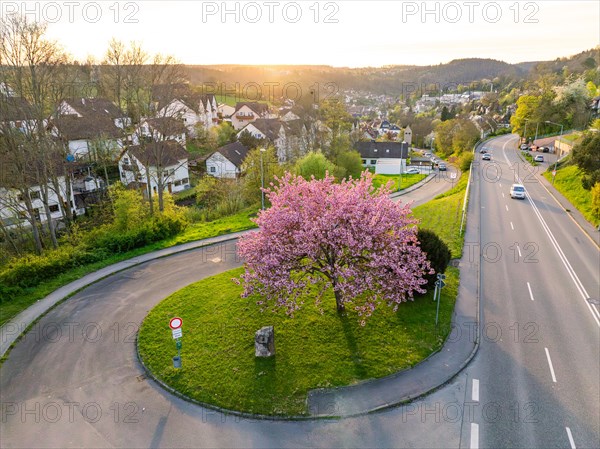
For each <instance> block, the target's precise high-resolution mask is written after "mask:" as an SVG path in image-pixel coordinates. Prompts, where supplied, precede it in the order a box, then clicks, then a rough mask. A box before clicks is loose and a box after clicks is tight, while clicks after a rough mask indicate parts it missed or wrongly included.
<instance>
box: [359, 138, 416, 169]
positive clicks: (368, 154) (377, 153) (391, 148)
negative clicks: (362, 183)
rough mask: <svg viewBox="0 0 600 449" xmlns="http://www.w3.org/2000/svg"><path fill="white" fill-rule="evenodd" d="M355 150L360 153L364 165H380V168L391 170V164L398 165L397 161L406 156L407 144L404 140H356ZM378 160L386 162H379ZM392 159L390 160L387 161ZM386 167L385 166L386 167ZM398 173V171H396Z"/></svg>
mask: <svg viewBox="0 0 600 449" xmlns="http://www.w3.org/2000/svg"><path fill="white" fill-rule="evenodd" d="M356 150H357V151H358V152H359V153H360V157H361V159H362V163H363V166H364V167H375V168H376V169H377V167H378V166H381V168H380V170H388V169H389V170H392V168H389V167H393V166H399V165H398V164H399V162H395V161H400V160H404V164H406V159H407V158H408V144H407V143H406V142H373V141H371V142H358V143H357V144H356ZM380 160H384V161H388V162H383V163H382V162H380ZM389 161H392V162H389ZM386 167H387V168H386ZM398 173H400V172H399V171H398Z"/></svg>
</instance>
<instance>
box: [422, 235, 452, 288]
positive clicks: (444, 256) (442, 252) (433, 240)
mask: <svg viewBox="0 0 600 449" xmlns="http://www.w3.org/2000/svg"><path fill="white" fill-rule="evenodd" d="M417 239H418V240H419V243H420V244H421V249H422V250H423V252H425V253H426V255H427V260H429V262H430V263H431V268H433V269H434V270H435V273H434V274H428V275H426V276H425V279H426V280H427V284H425V285H424V286H423V287H424V288H428V289H430V288H433V286H434V284H435V281H436V279H437V277H436V274H437V273H444V272H445V271H446V268H447V267H448V264H449V263H450V258H451V257H452V255H451V253H450V248H448V245H446V243H445V242H444V241H443V240H442V239H440V238H439V237H438V235H437V234H436V233H435V232H433V231H430V230H429V229H419V231H418V232H417Z"/></svg>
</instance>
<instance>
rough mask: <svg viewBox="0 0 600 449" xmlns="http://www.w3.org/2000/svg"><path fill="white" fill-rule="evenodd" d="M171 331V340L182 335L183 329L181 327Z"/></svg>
mask: <svg viewBox="0 0 600 449" xmlns="http://www.w3.org/2000/svg"><path fill="white" fill-rule="evenodd" d="M171 332H172V333H173V340H177V339H178V338H181V336H182V335H183V331H182V330H181V328H179V329H173V330H172V331H171Z"/></svg>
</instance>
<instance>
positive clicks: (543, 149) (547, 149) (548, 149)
mask: <svg viewBox="0 0 600 449" xmlns="http://www.w3.org/2000/svg"><path fill="white" fill-rule="evenodd" d="M541 150H542V153H550V148H548V147H542V148H541Z"/></svg>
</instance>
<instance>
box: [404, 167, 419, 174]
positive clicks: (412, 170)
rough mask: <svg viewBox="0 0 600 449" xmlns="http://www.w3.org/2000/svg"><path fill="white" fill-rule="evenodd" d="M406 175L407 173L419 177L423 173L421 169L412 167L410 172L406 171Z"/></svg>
mask: <svg viewBox="0 0 600 449" xmlns="http://www.w3.org/2000/svg"><path fill="white" fill-rule="evenodd" d="M405 173H406V174H407V175H418V174H419V173H421V172H420V171H419V169H418V168H415V167H411V168H409V169H408V170H406V172H405Z"/></svg>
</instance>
